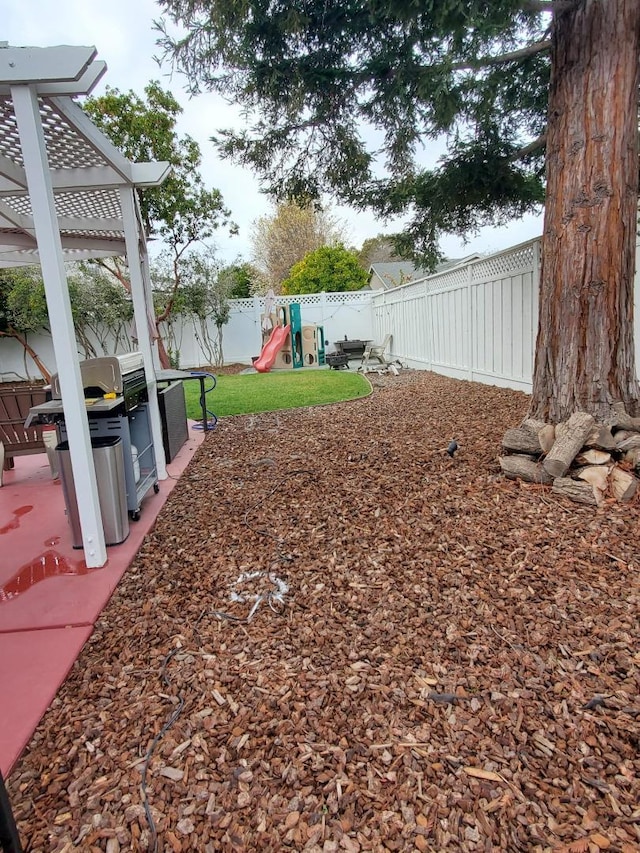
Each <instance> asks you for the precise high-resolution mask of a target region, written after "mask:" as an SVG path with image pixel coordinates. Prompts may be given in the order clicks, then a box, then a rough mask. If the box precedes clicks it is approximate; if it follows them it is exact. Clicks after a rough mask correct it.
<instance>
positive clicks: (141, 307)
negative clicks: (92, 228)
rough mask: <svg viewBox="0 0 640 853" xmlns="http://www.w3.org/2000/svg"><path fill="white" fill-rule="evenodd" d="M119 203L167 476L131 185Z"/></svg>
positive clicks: (160, 462)
mask: <svg viewBox="0 0 640 853" xmlns="http://www.w3.org/2000/svg"><path fill="white" fill-rule="evenodd" d="M120 207H121V210H122V221H123V225H124V239H125V245H126V247H127V262H128V264H129V279H130V282H131V297H132V299H133V313H134V316H135V320H136V331H137V334H138V349H139V350H140V352H141V353H142V357H143V359H144V369H145V373H146V375H147V388H148V391H149V417H150V421H151V434H152V436H153V444H154V448H155V456H156V468H157V470H158V479H159V480H166V479H167V468H166V459H165V455H164V445H163V443H162V424H161V422H160V406H159V405H158V394H157V382H156V369H155V364H154V361H153V349H152V345H151V336H150V335H149V310H148V305H147V297H146V295H145V280H144V271H143V269H142V263H141V258H140V233H139V231H138V219H137V216H136V203H135V196H134V190H133V188H132V187H121V188H120Z"/></svg>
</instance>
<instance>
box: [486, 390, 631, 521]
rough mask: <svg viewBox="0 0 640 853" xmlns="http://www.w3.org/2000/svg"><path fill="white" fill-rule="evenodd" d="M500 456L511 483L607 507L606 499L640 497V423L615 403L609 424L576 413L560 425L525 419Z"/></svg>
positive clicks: (509, 435)
mask: <svg viewBox="0 0 640 853" xmlns="http://www.w3.org/2000/svg"><path fill="white" fill-rule="evenodd" d="M502 446H503V448H504V450H506V451H507V455H505V456H501V457H500V467H501V468H502V471H503V473H504V474H505V475H506V476H507V477H509V478H511V479H521V480H525V481H527V482H530V483H541V484H550V485H551V487H552V491H553V493H554V494H557V495H562V496H564V497H567V498H570V499H571V500H573V501H576V502H577V503H583V504H590V505H592V506H602V504H604V503H605V502H606V501H607V499H611V500H615V501H621V502H623V503H624V502H628V501H630V500H632V499H633V498H634V497H635V496H636V494H637V493H638V482H639V477H640V418H633V417H631V416H630V415H629V414H628V413H627V412H626V410H625V408H624V405H623V404H622V403H614V405H613V407H612V417H611V420H610V423H608V424H599V423H596V422H595V420H594V419H593V417H592V416H591V415H589V414H587V413H586V412H576V413H575V414H573V415H572V416H571V417H570V418H569V420H568V421H566V422H564V423H559V424H557V425H555V426H554V425H553V424H545V423H542V422H541V421H536V420H533V419H532V418H525V419H524V420H523V421H522V424H521V425H520V427H518V428H516V429H509V430H507V432H506V433H505V435H504V438H503V439H502Z"/></svg>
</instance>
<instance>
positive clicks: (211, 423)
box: [191, 370, 218, 430]
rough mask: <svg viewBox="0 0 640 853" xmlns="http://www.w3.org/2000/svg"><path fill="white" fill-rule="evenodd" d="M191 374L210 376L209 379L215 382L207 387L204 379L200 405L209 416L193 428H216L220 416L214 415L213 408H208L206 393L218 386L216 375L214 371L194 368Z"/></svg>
mask: <svg viewBox="0 0 640 853" xmlns="http://www.w3.org/2000/svg"><path fill="white" fill-rule="evenodd" d="M191 375H192V376H198V377H202V376H204V377H208V378H209V379H211V381H212V383H213V384H212V385H211V386H210V387H209V388H205V387H204V381H203V382H202V384H201V386H200V387H201V388H202V391H201V393H200V406H201V408H202V412H203V414H204V412H206V413H207V415H208V417H207V418H206V420H205V421H203V422H202V423H199V424H193V426H192V429H207V430H209V429H215V426H216V424H217V423H218V418H217V417H216V415H214V413H213V412H212V411H211V409H208V408H207V400H206V395H207V394H209V393H210V392H211V391H213V389H214V388H215V387H216V384H217V382H216V377H215V376H214V375H213V373H207V372H206V371H200V370H192V371H191Z"/></svg>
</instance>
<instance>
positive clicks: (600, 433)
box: [585, 424, 616, 450]
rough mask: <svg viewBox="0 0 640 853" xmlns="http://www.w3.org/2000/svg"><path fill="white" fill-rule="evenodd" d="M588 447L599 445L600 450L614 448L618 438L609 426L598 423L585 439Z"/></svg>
mask: <svg viewBox="0 0 640 853" xmlns="http://www.w3.org/2000/svg"><path fill="white" fill-rule="evenodd" d="M585 445H586V447H598V448H599V449H600V450H613V448H614V447H615V446H616V440H615V438H614V437H613V434H612V432H611V430H610V429H609V427H608V426H605V425H604V424H596V425H595V427H594V428H593V432H592V433H591V435H590V436H589V437H588V438H587V440H586V441H585Z"/></svg>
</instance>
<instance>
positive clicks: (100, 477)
mask: <svg viewBox="0 0 640 853" xmlns="http://www.w3.org/2000/svg"><path fill="white" fill-rule="evenodd" d="M91 449H92V452H93V463H94V465H95V468H96V480H97V481H98V500H99V502H100V513H101V514H102V525H103V527H104V538H105V544H107V545H118V544H119V543H120V542H124V540H125V539H126V538H127V536H128V535H129V515H128V512H127V487H126V481H125V473H124V453H123V444H122V439H121V438H119V437H117V436H116V437H109V438H92V439H91ZM56 453H57V454H58V470H59V471H60V479H61V481H62V490H63V492H64V500H65V504H66V507H67V516H68V518H69V524H70V525H71V537H72V539H73V547H74V548H82V531H81V529H80V515H79V513H78V500H77V497H76V487H75V483H74V481H73V470H72V468H71V453H70V451H69V442H68V441H63V442H62V443H61V444H59V445H58V446H57V447H56Z"/></svg>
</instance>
